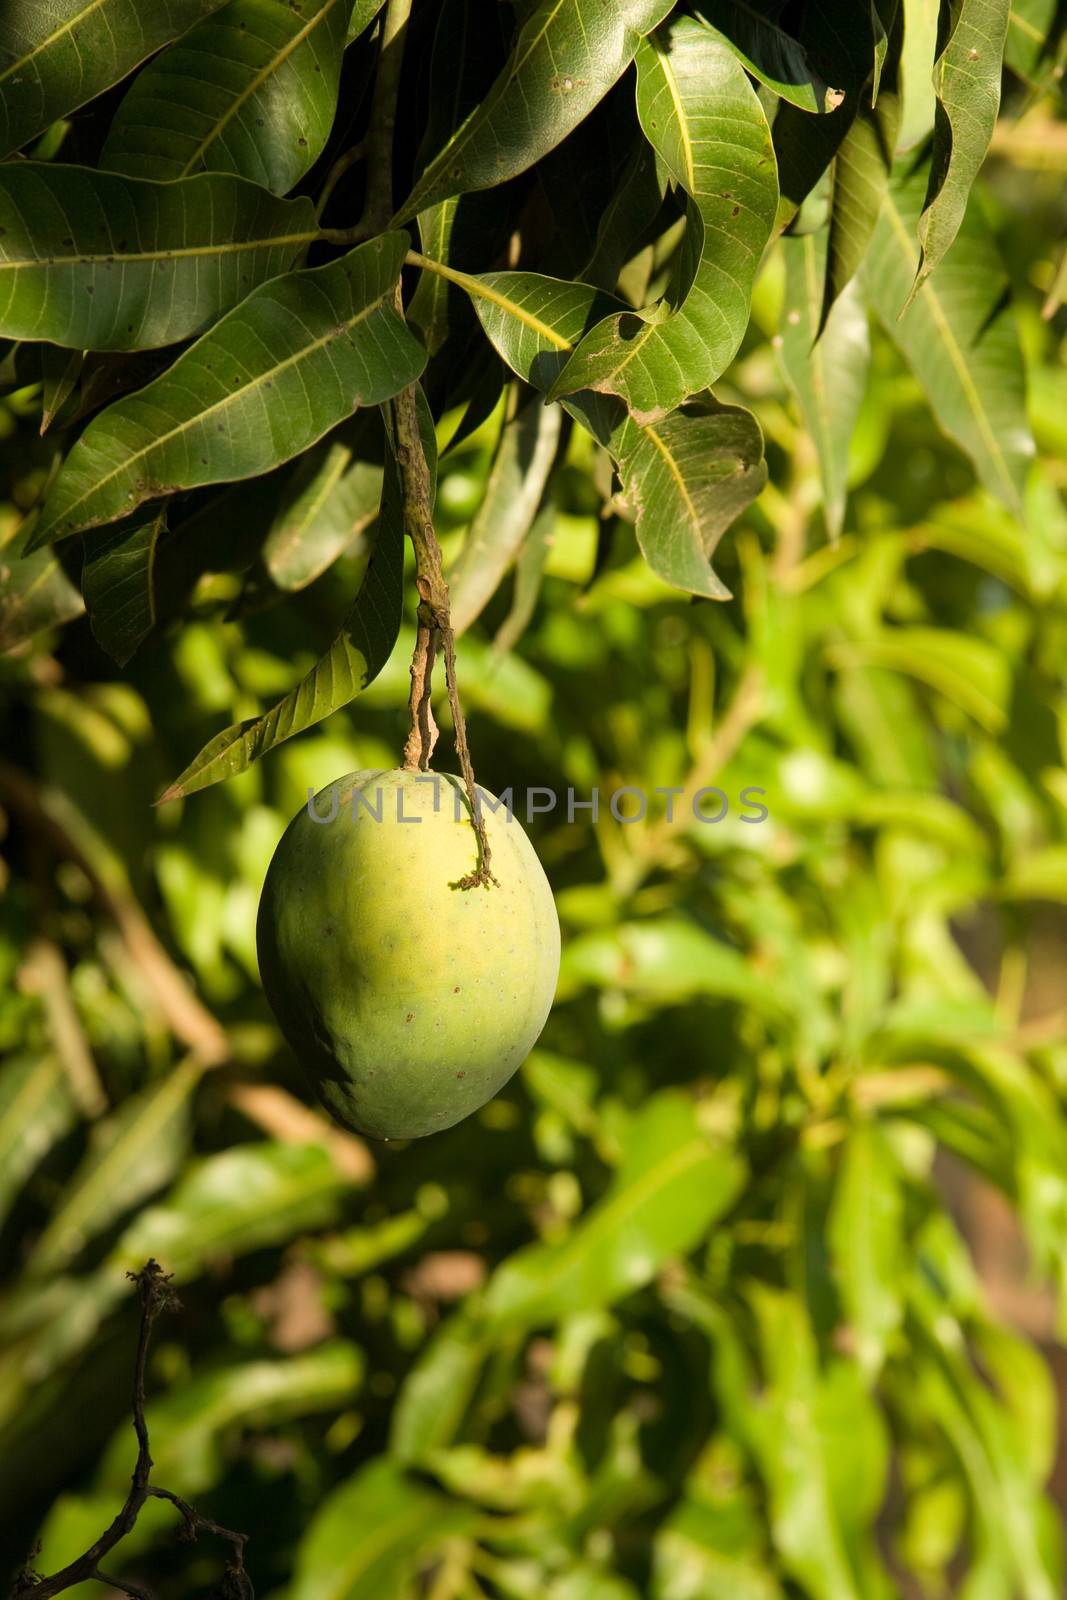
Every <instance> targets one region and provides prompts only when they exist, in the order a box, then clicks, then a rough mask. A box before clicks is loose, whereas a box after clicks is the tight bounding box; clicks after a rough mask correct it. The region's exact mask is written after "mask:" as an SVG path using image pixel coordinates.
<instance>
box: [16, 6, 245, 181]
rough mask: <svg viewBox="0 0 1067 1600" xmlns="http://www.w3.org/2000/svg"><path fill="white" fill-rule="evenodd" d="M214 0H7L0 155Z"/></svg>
mask: <svg viewBox="0 0 1067 1600" xmlns="http://www.w3.org/2000/svg"><path fill="white" fill-rule="evenodd" d="M218 5H219V0H152V3H151V5H147V6H146V5H143V4H141V3H140V0H53V3H51V4H49V5H42V4H40V0H6V3H5V5H4V7H3V9H2V11H0V61H2V62H3V63H4V64H3V67H2V68H0V157H2V156H7V155H10V154H11V152H12V151H13V150H18V149H20V148H21V147H22V146H23V145H24V144H25V143H26V142H27V140H29V139H32V138H33V137H34V135H35V134H38V133H43V132H44V130H45V129H46V128H47V127H48V125H49V123H50V122H55V121H56V119H57V118H58V117H62V116H65V115H66V114H67V112H69V111H74V110H76V109H77V107H78V106H82V105H84V104H85V103H86V101H87V100H92V99H94V98H95V97H96V96H97V95H98V94H100V93H101V92H102V91H103V90H104V89H107V88H109V87H110V85H111V84H113V83H118V82H119V80H120V79H121V78H124V77H125V76H126V74H127V73H128V72H132V71H133V69H134V67H136V66H137V64H138V62H141V61H144V60H145V58H146V57H147V56H150V55H152V54H153V53H154V52H155V51H156V50H159V49H161V48H162V46H163V45H165V44H169V43H170V41H171V40H172V39H176V38H177V37H178V35H179V34H181V33H184V32H185V30H186V29H187V28H190V27H192V25H193V23H195V22H198V21H199V20H200V18H201V17H203V16H206V15H207V14H208V12H210V11H214V10H216V9H217V7H218Z"/></svg>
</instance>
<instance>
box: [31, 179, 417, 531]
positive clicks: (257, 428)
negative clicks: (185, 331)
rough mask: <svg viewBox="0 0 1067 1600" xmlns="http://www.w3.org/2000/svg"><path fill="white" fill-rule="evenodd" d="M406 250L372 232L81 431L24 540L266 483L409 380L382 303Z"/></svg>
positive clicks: (263, 299) (280, 281) (254, 303)
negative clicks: (205, 491) (237, 482)
mask: <svg viewBox="0 0 1067 1600" xmlns="http://www.w3.org/2000/svg"><path fill="white" fill-rule="evenodd" d="M185 181H186V182H187V183H205V182H208V183H213V182H216V181H218V180H217V179H215V178H206V179H205V178H189V179H186V180H185ZM169 187H173V186H169ZM406 246H407V235H406V234H403V233H389V234H382V235H381V236H380V237H378V238H377V239H372V240H370V241H369V242H368V243H367V244H364V245H360V246H358V247H357V248H356V249H355V250H352V251H350V252H349V254H348V255H346V256H343V257H342V258H341V259H340V260H339V261H334V262H331V263H330V265H329V266H325V267H314V268H311V269H310V270H307V271H303V272H293V273H289V274H288V275H287V276H285V277H282V278H276V279H275V280H274V282H273V283H269V284H264V285H263V286H262V287H261V288H259V289H258V290H256V291H255V293H253V294H251V295H249V296H248V299H247V300H245V301H243V302H242V304H241V305H239V306H237V307H236V308H235V309H234V310H233V311H231V312H230V314H229V315H228V316H226V317H224V318H223V319H222V321H221V322H220V323H218V324H217V326H216V327H214V328H212V329H211V331H210V332H209V333H207V334H205V335H204V336H203V338H201V339H199V340H198V341H197V342H196V344H194V345H192V346H191V347H190V348H189V349H188V350H186V351H184V352H183V353H182V354H181V355H180V356H179V357H178V359H177V360H176V361H175V362H174V364H173V366H171V367H169V368H168V369H167V371H166V372H164V373H162V374H161V376H160V377H158V378H156V379H155V381H154V382H152V383H150V384H148V386H147V387H146V388H144V389H141V390H139V391H138V393H136V394H133V395H129V396H127V397H126V398H124V399H122V400H119V401H117V402H116V403H115V404H114V405H112V406H110V407H109V408H108V409H107V410H106V411H104V412H103V413H102V414H101V415H100V416H99V417H97V418H95V419H94V421H93V422H91V423H90V424H89V426H88V428H87V429H86V430H85V432H84V433H83V434H82V436H81V438H80V439H79V440H78V442H77V444H76V445H75V446H74V448H73V450H72V451H71V453H70V455H69V456H68V457H67V459H66V461H65V462H64V464H63V468H62V470H61V472H60V474H59V477H58V478H57V480H56V482H55V484H54V486H53V488H52V492H51V494H50V495H49V497H48V499H47V501H46V503H45V507H44V511H43V513H42V516H41V520H40V522H39V523H38V525H37V528H36V530H35V534H34V540H35V542H36V543H41V542H43V541H44V540H46V539H61V538H65V537H66V536H67V535H68V534H71V533H77V532H78V531H79V530H80V529H83V528H92V527H96V526H97V525H98V524H99V523H102V522H113V521H115V520H116V518H118V517H121V516H125V515H127V514H128V513H129V512H131V511H133V510H135V509H136V507H137V506H139V505H141V504H143V503H144V501H146V500H153V499H158V498H159V497H160V496H161V495H165V494H170V493H172V492H173V491H174V490H175V489H191V488H195V487H197V486H198V485H200V484H207V483H220V482H227V481H229V480H231V479H234V478H251V477H255V476H257V475H258V474H259V473H262V472H268V471H269V470H270V468H271V467H274V466H277V465H278V463H279V462H281V461H288V460H290V459H291V457H293V456H295V455H299V454H300V452H301V451H303V450H305V449H306V448H307V447H308V445H310V444H314V442H315V441H316V440H317V439H320V438H321V437H322V435H323V434H324V433H326V432H328V431H329V429H330V428H332V427H334V426H335V425H336V424H337V423H338V422H340V421H342V420H343V419H344V418H345V417H347V416H349V415H350V414H351V413H352V412H353V411H355V410H356V409H357V407H359V406H367V405H375V404H377V403H378V402H379V401H382V400H386V399H388V398H389V397H390V396H391V395H394V394H396V393H398V391H399V390H400V389H402V388H403V387H404V386H405V384H408V383H412V382H413V381H414V380H415V379H416V378H417V377H418V375H419V373H420V372H421V371H422V368H423V365H424V363H425V360H426V356H425V352H424V351H423V350H422V348H421V346H420V345H419V344H417V342H416V341H415V339H414V338H413V336H412V335H411V334H410V333H409V332H408V330H407V328H406V327H405V326H404V323H403V320H402V319H401V317H399V316H398V314H397V312H396V310H395V308H394V305H393V289H394V287H395V284H396V280H397V277H398V275H399V272H400V266H401V263H402V261H403V259H404V252H405V249H406Z"/></svg>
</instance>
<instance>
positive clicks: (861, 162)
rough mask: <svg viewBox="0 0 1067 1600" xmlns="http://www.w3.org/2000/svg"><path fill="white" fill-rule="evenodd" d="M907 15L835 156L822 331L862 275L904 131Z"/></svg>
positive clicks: (900, 20)
mask: <svg viewBox="0 0 1067 1600" xmlns="http://www.w3.org/2000/svg"><path fill="white" fill-rule="evenodd" d="M903 36H904V29H903V15H902V14H898V18H897V21H896V24H895V25H894V27H893V31H892V34H891V36H890V38H889V41H888V50H887V53H886V55H885V61H884V67H883V70H882V72H881V74H880V82H881V93H880V94H879V96H878V100H877V104H874V105H872V104H871V103H870V101H869V99H868V97H867V96H866V95H864V94H861V95H859V96H858V103H857V106H856V114H855V116H854V117H853V119H852V122H851V124H850V126H849V129H848V132H847V133H846V134H845V137H844V138H843V139H842V141H841V143H840V145H839V147H838V150H837V154H836V155H835V157H834V164H833V169H832V171H833V176H832V179H831V184H830V222H829V240H828V242H827V250H826V291H825V295H824V298H823V315H822V319H821V320H820V328H821V327H822V325H823V323H824V322H825V319H826V317H827V316H828V315H829V312H830V308H831V306H832V305H833V304H834V302H835V301H836V300H837V298H838V296H839V295H840V294H841V293H842V291H843V290H844V289H845V287H846V286H847V285H848V284H849V283H850V282H851V280H852V278H853V277H854V276H855V274H856V273H857V272H858V271H859V268H860V265H861V264H862V262H863V258H864V256H865V255H866V254H867V247H868V245H869V244H870V242H871V236H872V234H873V233H874V229H875V225H876V223H877V221H878V217H879V214H880V212H881V209H882V205H883V203H884V201H885V195H886V190H887V189H888V187H889V175H890V171H891V169H892V166H893V152H894V151H895V149H896V144H897V134H898V132H899V129H900V90H899V67H900V52H901V47H902V44H903Z"/></svg>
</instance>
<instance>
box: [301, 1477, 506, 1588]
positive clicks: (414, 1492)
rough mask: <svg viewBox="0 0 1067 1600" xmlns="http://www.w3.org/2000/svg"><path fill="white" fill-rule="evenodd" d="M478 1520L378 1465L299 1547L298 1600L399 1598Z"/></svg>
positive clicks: (346, 1489)
mask: <svg viewBox="0 0 1067 1600" xmlns="http://www.w3.org/2000/svg"><path fill="white" fill-rule="evenodd" d="M478 1516H479V1513H478V1512H477V1510H476V1509H475V1508H474V1507H472V1506H466V1505H463V1504H462V1503H460V1502H457V1501H449V1500H446V1499H445V1498H444V1496H443V1495H440V1494H437V1493H435V1492H433V1491H432V1490H430V1489H427V1488H425V1487H424V1486H423V1485H422V1484H420V1483H417V1482H415V1481H414V1480H413V1479H409V1478H407V1477H405V1475H404V1474H403V1472H402V1471H401V1470H400V1469H399V1468H398V1467H397V1466H395V1465H394V1464H393V1463H392V1462H390V1461H388V1460H382V1461H376V1462H373V1463H372V1464H371V1465H370V1466H368V1467H365V1468H364V1469H363V1471H362V1472H360V1473H359V1474H358V1475H357V1476H356V1477H354V1478H350V1479H349V1480H348V1482H347V1483H343V1484H342V1485H341V1487H340V1488H339V1489H335V1490H334V1491H333V1493H332V1494H331V1495H329V1496H328V1497H327V1498H326V1500H325V1501H324V1502H323V1504H322V1506H321V1508H320V1509H319V1511H318V1512H317V1513H316V1515H315V1518H314V1520H313V1522H312V1523H311V1526H310V1527H309V1529H308V1531H307V1534H306V1535H305V1537H304V1540H303V1542H302V1543H301V1546H300V1553H299V1556H298V1558H297V1564H296V1574H295V1577H294V1580H293V1584H292V1589H291V1595H292V1600H385V1597H386V1596H389V1595H396V1596H397V1597H399V1596H400V1595H402V1594H403V1593H404V1592H405V1590H406V1589H407V1587H408V1584H409V1582H410V1580H411V1578H412V1576H413V1574H414V1572H415V1569H416V1564H417V1563H418V1561H419V1559H420V1557H422V1556H423V1555H424V1553H425V1552H426V1551H427V1550H429V1549H431V1548H433V1547H434V1546H439V1545H440V1544H441V1543H442V1542H444V1541H445V1540H447V1539H449V1538H451V1537H453V1536H454V1535H456V1534H458V1533H463V1532H465V1531H467V1530H469V1529H472V1528H473V1527H474V1526H475V1524H476V1522H477V1519H478ZM355 1529H358V1530H359V1534H358V1536H357V1537H353V1530H355Z"/></svg>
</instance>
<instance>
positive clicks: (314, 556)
mask: <svg viewBox="0 0 1067 1600" xmlns="http://www.w3.org/2000/svg"><path fill="white" fill-rule="evenodd" d="M362 437H363V436H362V434H361V435H360V437H359V438H353V439H352V440H351V441H349V440H348V439H346V438H336V437H335V438H332V439H331V440H329V441H328V442H327V441H324V442H323V443H322V444H321V445H318V446H315V447H314V448H313V449H311V450H309V451H307V452H306V453H305V455H304V456H303V457H302V458H301V461H300V464H299V465H298V467H297V468H296V471H295V472H294V474H293V476H292V478H291V479H290V481H289V482H288V483H287V484H286V486H285V492H284V495H283V498H282V504H281V505H280V506H279V508H278V511H277V513H276V515H275V517H274V520H273V522H272V524H271V529H270V532H269V534H268V535H267V538H266V541H265V543H264V545H263V561H264V564H265V566H266V568H267V571H268V572H269V573H270V576H271V579H272V580H273V582H274V583H276V584H277V585H278V587H279V588H280V589H303V588H306V586H307V585H308V584H309V583H312V582H314V580H315V579H316V578H317V577H318V576H319V575H320V573H322V572H325V570H326V568H327V567H328V566H330V564H331V563H332V562H333V561H334V560H335V559H336V558H337V557H338V556H339V555H340V554H341V553H342V551H344V550H346V549H347V548H348V547H349V546H350V545H351V544H352V542H353V540H354V539H356V538H357V537H358V536H359V535H360V534H361V533H365V532H366V531H367V529H368V528H369V527H370V526H371V524H372V523H373V522H374V519H375V518H376V517H377V515H378V507H379V504H380V502H381V497H382V481H383V476H384V474H383V469H382V467H381V465H380V463H379V462H378V461H375V460H363V459H360V456H359V454H358V452H359V450H360V447H361V440H362Z"/></svg>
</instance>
